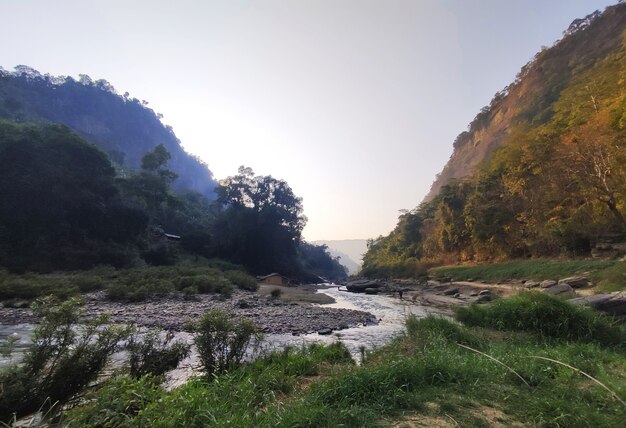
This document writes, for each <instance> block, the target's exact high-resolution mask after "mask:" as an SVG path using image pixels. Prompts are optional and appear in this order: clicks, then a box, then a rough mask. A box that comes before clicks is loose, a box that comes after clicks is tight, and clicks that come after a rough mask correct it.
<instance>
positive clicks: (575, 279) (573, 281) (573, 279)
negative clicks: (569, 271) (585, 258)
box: [559, 276, 589, 288]
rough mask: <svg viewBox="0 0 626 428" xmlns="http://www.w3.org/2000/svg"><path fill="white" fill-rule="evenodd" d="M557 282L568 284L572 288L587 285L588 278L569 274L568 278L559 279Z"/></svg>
mask: <svg viewBox="0 0 626 428" xmlns="http://www.w3.org/2000/svg"><path fill="white" fill-rule="evenodd" d="M559 284H568V285H569V286H570V287H572V288H581V287H587V286H588V285H589V279H588V278H587V277H585V276H570V277H569V278H563V279H561V280H559Z"/></svg>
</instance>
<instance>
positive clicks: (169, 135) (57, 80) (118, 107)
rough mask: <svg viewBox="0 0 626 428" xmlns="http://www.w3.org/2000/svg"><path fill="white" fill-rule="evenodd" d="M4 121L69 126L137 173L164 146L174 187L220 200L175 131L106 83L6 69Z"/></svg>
mask: <svg viewBox="0 0 626 428" xmlns="http://www.w3.org/2000/svg"><path fill="white" fill-rule="evenodd" d="M0 118H2V119H8V120H13V121H18V122H33V121H43V122H53V123H61V124H64V125H66V126H69V127H70V128H72V129H73V130H74V131H76V132H77V133H78V134H79V135H80V136H82V137H83V138H85V139H86V140H87V141H89V142H90V143H92V144H95V145H96V146H97V147H98V148H100V149H101V150H102V151H104V152H105V153H107V154H108V155H109V157H110V158H111V159H112V160H113V161H114V162H116V163H117V164H118V165H121V166H125V167H130V168H132V169H135V170H137V169H139V167H140V164H141V158H142V156H143V155H144V154H145V153H146V152H149V151H151V150H153V149H154V148H155V147H156V146H158V145H159V144H163V146H164V147H165V148H166V149H167V150H168V152H169V153H170V154H171V156H172V158H171V160H170V168H171V169H172V170H173V171H174V172H175V173H176V174H177V175H178V179H177V180H176V181H175V182H174V188H176V189H178V190H193V191H196V192H199V193H201V194H203V195H205V196H206V197H208V198H210V199H215V195H214V194H213V189H214V187H215V184H216V183H215V181H214V179H213V177H212V174H211V171H209V169H208V167H207V166H206V164H204V163H203V162H202V161H201V160H199V159H197V158H196V157H194V156H192V155H190V154H188V153H186V152H185V151H184V150H183V148H182V147H181V144H180V141H179V140H178V139H177V138H176V135H175V134H174V131H173V130H172V128H170V127H169V126H165V125H163V124H162V123H161V120H160V115H159V114H157V113H155V112H154V111H153V110H152V109H150V108H148V107H147V103H146V102H145V101H139V100H138V99H136V98H130V97H129V95H128V93H126V94H124V95H119V94H117V93H116V92H115V89H114V88H113V87H112V86H111V85H110V84H109V83H108V82H107V81H105V80H96V81H93V80H92V79H91V78H90V77H89V76H86V75H81V76H80V80H78V81H77V80H75V79H73V78H72V77H54V76H50V75H47V74H45V75H43V74H40V73H39V72H38V71H36V70H33V69H32V68H30V67H26V66H17V67H16V68H15V71H14V72H8V71H5V70H2V69H1V68H0Z"/></svg>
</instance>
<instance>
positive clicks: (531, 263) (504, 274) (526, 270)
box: [429, 259, 626, 286]
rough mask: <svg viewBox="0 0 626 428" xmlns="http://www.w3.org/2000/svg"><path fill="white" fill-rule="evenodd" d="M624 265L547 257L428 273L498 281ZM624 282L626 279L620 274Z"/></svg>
mask: <svg viewBox="0 0 626 428" xmlns="http://www.w3.org/2000/svg"><path fill="white" fill-rule="evenodd" d="M618 264H619V265H621V266H622V272H624V270H625V269H626V268H624V267H623V266H624V264H626V263H624V262H618V261H615V260H568V261H557V260H547V259H532V260H514V261H510V262H505V263H494V264H487V265H478V266H440V267H436V268H432V269H430V271H429V274H430V275H431V276H433V277H435V278H442V277H447V278H452V279H453V280H456V281H468V280H474V281H484V282H498V281H505V280H509V279H532V280H544V279H554V280H557V279H559V278H565V277H568V276H572V275H575V274H579V273H585V272H589V273H592V274H594V275H595V274H598V275H599V274H600V272H601V271H604V270H607V269H611V268H614V267H615V266H617V265H618ZM621 281H622V282H621V283H622V286H626V279H625V278H621Z"/></svg>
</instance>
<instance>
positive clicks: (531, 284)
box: [524, 281, 539, 288]
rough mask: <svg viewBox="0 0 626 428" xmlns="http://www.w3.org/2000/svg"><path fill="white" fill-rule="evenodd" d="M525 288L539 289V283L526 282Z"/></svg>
mask: <svg viewBox="0 0 626 428" xmlns="http://www.w3.org/2000/svg"><path fill="white" fill-rule="evenodd" d="M524 287H526V288H537V287H539V283H538V282H537V281H525V282H524Z"/></svg>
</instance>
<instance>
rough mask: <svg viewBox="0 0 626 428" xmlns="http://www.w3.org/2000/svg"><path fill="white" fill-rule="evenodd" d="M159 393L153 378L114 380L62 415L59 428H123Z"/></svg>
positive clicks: (117, 378)
mask: <svg viewBox="0 0 626 428" xmlns="http://www.w3.org/2000/svg"><path fill="white" fill-rule="evenodd" d="M160 393H161V389H160V388H159V385H158V382H157V381H156V379H155V378H153V377H150V376H144V377H141V378H139V379H134V378H131V377H127V376H118V377H115V378H113V379H111V380H109V381H108V382H107V383H105V384H104V385H103V386H102V387H100V388H98V389H97V390H95V391H94V392H92V393H90V394H88V395H87V397H86V398H87V399H88V401H87V404H85V405H84V406H80V407H75V408H73V409H71V410H69V411H67V412H65V414H64V417H63V420H62V424H61V425H62V426H66V427H87V426H90V427H103V428H104V427H118V426H124V425H126V424H127V423H128V421H129V419H130V418H132V417H133V416H136V415H137V414H139V412H141V411H142V410H143V409H145V408H146V406H147V405H148V404H150V403H152V402H155V401H156V400H157V399H158V397H159V394H160Z"/></svg>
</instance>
